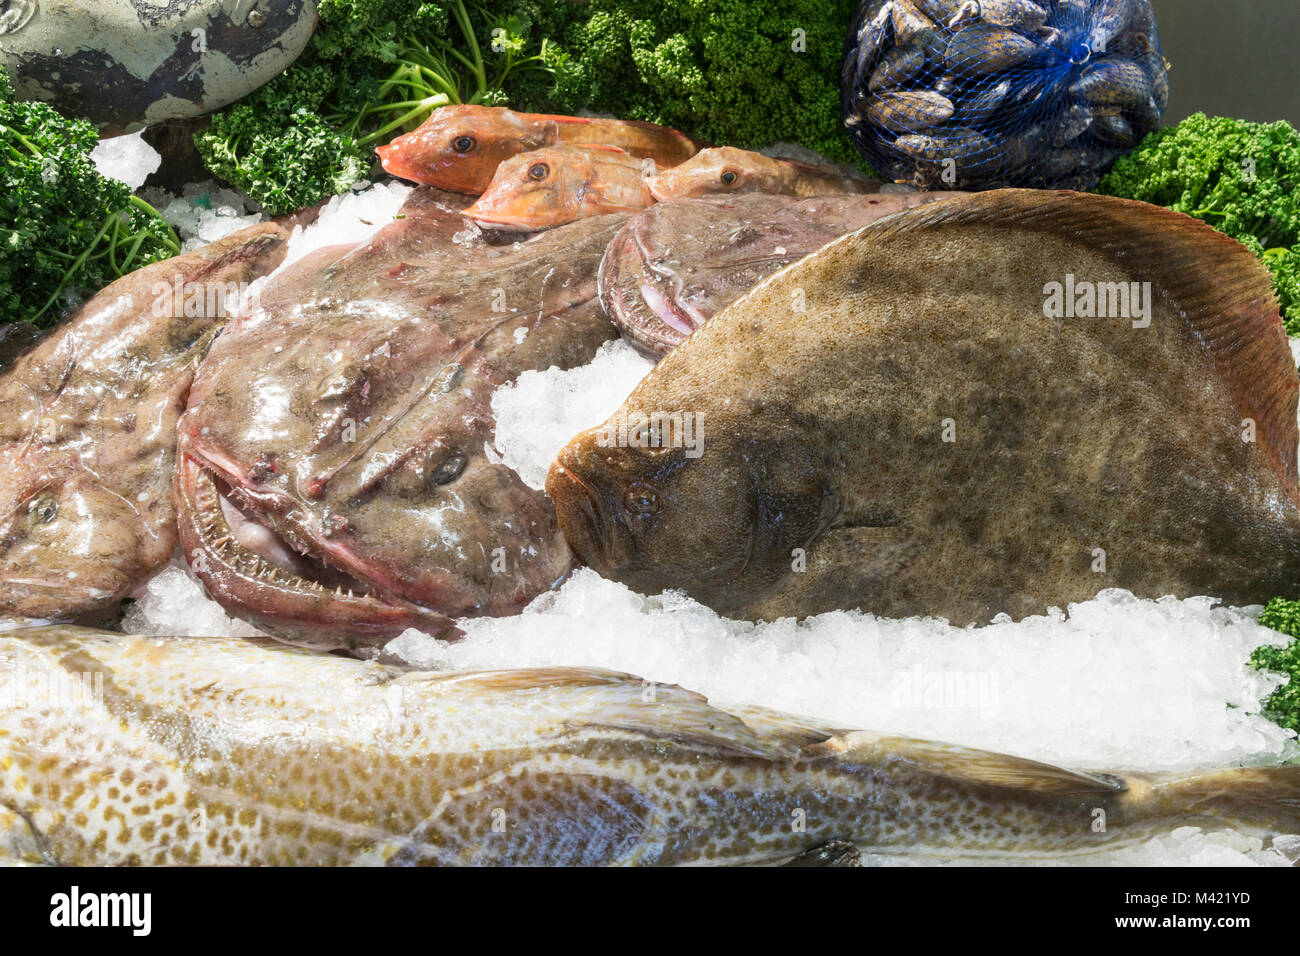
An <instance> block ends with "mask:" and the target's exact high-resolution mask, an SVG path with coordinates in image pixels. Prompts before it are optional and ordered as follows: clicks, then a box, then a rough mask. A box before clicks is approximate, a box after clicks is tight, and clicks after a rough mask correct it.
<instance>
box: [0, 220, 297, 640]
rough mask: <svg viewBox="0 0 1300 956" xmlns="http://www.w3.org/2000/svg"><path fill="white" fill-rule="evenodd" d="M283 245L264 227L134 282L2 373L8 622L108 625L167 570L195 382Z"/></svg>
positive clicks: (0, 442) (3, 582)
mask: <svg viewBox="0 0 1300 956" xmlns="http://www.w3.org/2000/svg"><path fill="white" fill-rule="evenodd" d="M287 239H288V232H287V231H286V230H285V229H284V228H282V227H281V226H279V225H276V224H274V223H264V224H262V225H258V226H252V227H250V228H248V229H244V230H242V231H240V232H237V233H235V234H234V235H231V236H228V237H226V238H225V239H222V240H220V241H218V242H214V243H212V244H211V245H208V246H204V247H203V248H201V249H198V250H196V251H194V252H190V253H186V254H185V255H181V256H176V257H175V258H172V259H168V260H166V261H164V262H158V263H155V264H153V265H150V266H146V267H145V268H143V269H139V270H137V271H135V272H133V273H131V274H130V275H127V276H124V277H123V278H121V279H119V280H117V281H116V282H114V283H113V284H111V285H109V286H108V287H107V288H105V289H104V290H103V291H102V292H100V293H99V294H98V295H96V296H94V297H93V298H91V299H90V301H88V302H86V303H85V305H83V306H82V307H81V308H80V309H78V310H77V312H76V313H75V314H74V315H73V316H71V317H70V318H69V319H68V320H67V321H65V322H64V323H63V324H62V325H60V326H59V327H58V328H56V329H55V330H54V331H53V332H51V333H49V334H48V335H47V336H46V337H45V338H44V339H43V340H41V341H40V343H39V344H38V345H36V346H35V347H34V348H32V349H31V350H30V351H27V352H26V353H24V354H23V355H22V356H21V357H20V358H18V359H16V360H15V361H14V362H13V364H11V365H8V366H6V367H5V369H4V371H3V373H0V614H9V615H16V616H20V617H35V618H48V619H54V620H73V619H80V618H87V619H94V618H99V617H104V616H106V615H110V614H112V613H113V611H114V610H115V609H116V607H117V605H118V603H119V602H120V601H121V599H122V598H123V597H125V596H126V595H127V594H128V593H130V591H131V590H132V589H134V588H135V587H136V586H138V585H139V584H141V583H142V582H143V581H144V580H146V579H147V578H148V577H149V576H150V575H152V574H153V573H154V572H155V571H157V570H158V569H159V568H161V567H162V566H163V565H164V564H166V563H167V561H168V559H169V558H170V557H171V555H172V552H173V550H175V547H176V513H175V511H174V510H173V508H172V502H171V490H170V486H171V474H172V471H173V466H174V463H175V460H176V420H177V418H178V417H179V416H180V412H181V408H182V407H183V405H184V402H185V396H186V393H187V392H188V391H189V388H190V381H191V379H192V378H193V376H194V370H195V368H196V367H197V366H198V364H199V361H200V360H201V359H202V357H203V354H204V352H205V351H206V350H207V348H208V345H209V343H210V342H211V341H212V338H213V336H215V335H216V334H217V332H219V331H220V329H221V328H222V326H223V325H225V323H226V320H227V318H228V317H229V316H228V312H229V311H230V310H231V309H233V308H234V306H235V302H236V300H237V299H238V297H239V295H240V293H241V292H242V291H243V288H242V287H243V285H246V284H247V283H248V282H250V281H252V280H253V279H256V278H257V277H258V276H261V275H264V274H266V273H268V272H270V271H271V270H272V269H274V268H275V267H276V266H277V265H278V264H279V263H280V261H281V260H282V259H283V258H284V254H285V241H286V240H287Z"/></svg>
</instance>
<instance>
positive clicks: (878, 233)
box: [547, 190, 1300, 625]
mask: <svg viewBox="0 0 1300 956" xmlns="http://www.w3.org/2000/svg"><path fill="white" fill-rule="evenodd" d="M1076 280H1077V282H1078V283H1079V285H1078V287H1077V288H1076V289H1074V291H1073V294H1072V295H1071V301H1070V306H1071V308H1070V309H1069V310H1066V309H1065V302H1064V293H1065V289H1066V288H1067V287H1068V286H1069V285H1070V284H1072V283H1074V282H1075V281H1076ZM1053 287H1055V288H1053ZM1144 289H1145V290H1146V292H1149V306H1150V307H1149V308H1145V309H1144V308H1142V307H1141V304H1140V303H1141V300H1142V299H1143V298H1144ZM1087 290H1091V292H1092V295H1093V304H1092V306H1091V307H1089V306H1088V298H1087ZM1121 293H1128V294H1129V296H1128V297H1129V298H1130V299H1131V304H1130V306H1129V309H1128V312H1127V313H1126V311H1125V309H1124V307H1123V306H1122V299H1121ZM1099 297H1104V298H1099ZM1053 300H1055V302H1054V301H1053ZM1099 302H1100V304H1099ZM1297 388H1298V383H1297V376H1296V368H1295V364H1294V362H1293V360H1292V357H1291V353H1290V350H1289V349H1288V347H1287V341H1286V335H1285V333H1284V332H1283V330H1282V322H1281V317H1280V315H1279V313H1278V308H1277V303H1276V299H1275V298H1274V297H1273V294H1272V290H1271V281H1270V278H1269V276H1268V274H1267V272H1266V271H1265V270H1264V268H1263V267H1262V266H1261V265H1260V263H1259V261H1258V259H1257V258H1256V257H1255V256H1253V255H1252V254H1250V253H1249V251H1248V250H1245V249H1243V248H1242V247H1241V246H1240V244H1238V243H1236V242H1233V241H1232V240H1230V239H1228V238H1226V237H1224V236H1222V235H1221V234H1220V233H1217V232H1215V231H1214V230H1213V229H1211V228H1209V227H1208V226H1205V225H1204V224H1203V223H1200V222H1198V221H1196V220H1193V219H1191V218H1189V217H1186V216H1182V215H1180V214H1178V213H1174V212H1170V211H1168V210H1165V209H1160V208H1157V207H1154V206H1148V205H1146V204H1145V203H1135V202H1128V201H1124V200H1117V199H1109V198H1106V197H1100V196H1090V195H1084V194H1079V193H1069V192H1058V193H1051V192H1039V191H1034V190H1002V191H994V192H987V193H981V194H978V195H963V196H958V197H955V198H952V199H949V200H947V201H945V202H943V203H937V204H934V205H931V206H926V207H922V208H920V209H912V210H908V211H906V212H902V213H899V214H898V215H896V216H892V217H890V218H888V219H885V220H882V221H880V222H878V223H876V224H875V225H872V226H868V227H867V228H865V229H863V230H861V231H859V232H857V233H854V234H851V235H848V236H845V237H843V238H841V239H839V240H836V241H835V242H833V243H831V244H829V245H828V246H826V247H825V248H824V249H822V250H820V251H818V252H816V253H813V254H812V255H810V256H808V257H807V258H805V259H803V260H801V261H800V262H798V263H796V264H794V265H792V266H789V267H787V268H786V269H785V270H783V271H782V272H779V273H777V274H776V275H774V276H772V277H771V278H769V279H768V280H766V281H765V282H763V283H762V284H760V285H759V286H757V287H756V288H755V289H753V290H752V291H751V292H749V293H748V294H747V295H745V296H744V297H742V298H740V299H739V300H737V301H736V302H734V303H732V304H731V305H730V306H728V307H727V308H726V309H724V310H723V311H722V312H721V313H719V314H718V315H716V316H714V317H713V319H711V320H710V321H709V322H708V324H706V325H705V326H704V327H703V328H701V329H699V330H698V331H697V332H695V333H694V334H693V335H691V336H690V337H688V338H687V339H686V341H685V342H683V343H682V344H681V345H680V346H678V347H677V348H676V349H675V350H674V351H672V352H671V353H669V354H668V355H667V356H665V357H664V359H663V360H662V361H660V362H659V364H658V365H657V366H656V367H655V368H654V369H653V370H652V371H651V372H650V374H649V375H648V376H647V377H646V378H645V379H643V380H642V381H641V383H640V384H639V385H638V386H637V388H636V389H635V391H633V393H632V394H631V396H629V398H628V399H627V401H626V403H625V404H624V406H623V407H622V408H621V409H619V411H618V412H616V413H615V414H614V416H612V417H611V418H610V420H609V421H608V422H607V423H606V424H605V425H603V426H600V427H598V428H596V429H592V430H590V431H587V432H583V433H582V434H580V435H578V436H577V437H576V438H574V439H573V440H572V441H571V442H570V443H569V444H568V445H567V446H566V447H565V448H564V449H563V451H562V452H561V453H560V455H559V457H558V458H557V460H556V462H555V463H554V464H553V465H552V467H551V470H550V473H549V475H548V479H547V490H548V491H549V492H550V494H551V496H552V498H554V500H555V502H556V508H557V512H558V515H559V520H560V526H561V528H562V529H563V530H564V533H565V536H566V538H567V539H568V541H569V543H570V544H571V545H572V546H573V548H574V550H575V551H576V552H577V553H578V556H579V557H580V558H581V559H582V561H583V562H584V563H586V564H588V565H590V566H591V567H592V568H594V569H595V570H596V571H597V572H599V573H600V574H602V575H604V576H606V577H609V578H613V579H614V580H617V581H620V582H622V583H624V584H626V585H627V586H629V587H631V588H633V589H634V590H636V591H639V592H641V593H643V594H658V593H660V592H661V591H665V590H669V589H682V590H684V591H685V592H686V593H687V594H689V595H690V596H692V597H694V598H695V599H697V600H699V601H700V602H702V603H704V604H706V605H708V606H710V607H712V608H713V609H714V610H716V611H718V612H719V613H722V614H724V615H728V616H732V617H740V618H746V619H761V620H776V619H778V618H781V617H800V618H802V617H806V616H809V615H814V614H819V613H822V612H825V611H830V610H834V609H837V608H861V609H863V610H866V611H870V612H873V613H876V614H880V615H882V616H887V617H898V618H903V617H910V616H913V615H927V616H935V617H944V618H947V619H948V620H950V621H951V622H953V623H954V624H958V625H963V624H967V623H972V622H984V621H989V620H991V619H992V618H993V617H994V616H996V615H998V614H1001V613H1006V614H1009V615H1011V616H1012V617H1014V618H1023V617H1026V616H1028V615H1032V614H1041V613H1043V611H1044V610H1045V609H1047V608H1049V607H1053V606H1055V607H1064V606H1066V604H1068V603H1071V602H1077V601H1083V600H1087V599H1090V598H1091V597H1093V596H1094V595H1096V594H1097V592H1098V591H1100V590H1102V589H1105V588H1123V589H1125V590H1128V591H1131V592H1133V593H1135V594H1137V595H1138V596H1139V597H1144V598H1159V597H1162V596H1164V595H1168V594H1173V595H1176V596H1178V597H1190V596H1194V595H1212V596H1215V597H1218V598H1221V599H1222V600H1223V601H1224V602H1225V603H1228V604H1231V605H1236V606H1245V605H1250V604H1262V603H1265V602H1266V601H1267V600H1269V599H1270V598H1272V597H1274V596H1277V595H1284V596H1296V595H1297V593H1298V589H1300V508H1298V507H1297V497H1296V449H1297V429H1296V395H1297ZM652 415H657V416H658V417H657V418H656V419H654V420H650V419H646V420H645V425H644V428H643V429H641V430H639V431H638V433H637V436H636V441H631V440H629V441H627V442H625V443H624V444H625V445H626V446H627V447H610V442H609V441H608V440H607V439H606V436H607V435H608V434H609V433H610V429H611V428H614V427H618V426H619V423H620V422H625V423H629V424H630V423H631V422H633V421H637V422H640V421H642V419H641V418H639V417H637V416H652ZM686 415H692V416H696V417H697V419H698V420H699V421H700V422H701V424H700V426H699V427H698V428H696V429H695V432H696V433H697V435H698V434H702V436H703V442H702V447H698V442H697V441H696V440H695V439H693V440H692V443H691V445H690V446H688V445H687V444H686V443H684V442H681V441H678V440H677V436H676V435H675V434H673V432H674V419H673V416H677V418H676V426H675V427H676V429H678V430H681V431H684V425H685V423H686V419H685V417H684V416H686ZM695 420H696V419H693V420H692V421H695ZM625 427H626V426H625ZM637 446H640V447H637ZM693 446H695V447H693Z"/></svg>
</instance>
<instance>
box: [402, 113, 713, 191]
mask: <svg viewBox="0 0 1300 956" xmlns="http://www.w3.org/2000/svg"><path fill="white" fill-rule="evenodd" d="M580 144H581V145H591V146H614V147H617V148H618V149H621V150H624V151H625V152H627V153H630V154H631V155H632V156H635V157H637V158H639V159H649V160H652V161H653V162H654V164H655V165H656V166H659V167H663V168H667V167H670V166H676V165H677V164H678V163H681V162H684V161H685V160H687V159H689V158H690V157H692V156H694V155H695V153H696V152H697V151H698V150H699V148H700V147H699V144H697V143H696V142H695V141H694V140H692V139H691V138H690V137H688V136H684V135H682V134H681V133H679V132H677V131H676V130H674V129H669V128H668V127H666V126H656V125H654V124H653V123H638V122H631V121H627V120H612V119H597V118H594V117H585V116H549V115H544V114H539V113H516V112H514V111H513V110H508V109H505V108H504V107H500V106H464V105H457V106H444V107H442V108H441V109H437V110H435V111H434V112H433V114H432V115H431V116H430V117H429V118H428V119H427V120H426V121H425V122H424V125H422V126H421V127H420V128H419V129H417V130H415V131H414V132H412V133H407V134H405V135H403V136H399V137H397V138H396V139H394V140H393V141H392V142H391V143H389V144H388V145H387V146H381V147H379V149H378V150H376V152H378V154H379V159H380V162H381V163H382V164H383V167H384V169H385V170H386V171H387V172H389V173H391V174H392V175H394V176H400V177H401V178H402V179H409V180H411V181H413V182H417V183H423V184H425V185H427V186H436V187H438V188H439V189H449V190H452V191H453V192H461V193H469V194H471V195H474V196H477V195H479V194H480V193H482V192H483V191H485V190H486V189H487V188H488V184H489V183H491V182H492V177H493V176H494V175H495V174H496V171H497V167H498V166H500V165H501V164H502V163H503V162H505V161H506V160H507V159H509V158H510V157H512V156H516V155H518V154H519V153H527V152H531V151H532V150H535V149H542V148H544V147H547V146H565V145H580Z"/></svg>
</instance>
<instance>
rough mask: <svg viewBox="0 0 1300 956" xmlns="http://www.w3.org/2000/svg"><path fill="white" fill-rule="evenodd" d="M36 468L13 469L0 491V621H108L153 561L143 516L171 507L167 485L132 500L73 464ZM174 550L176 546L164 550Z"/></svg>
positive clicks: (170, 543)
mask: <svg viewBox="0 0 1300 956" xmlns="http://www.w3.org/2000/svg"><path fill="white" fill-rule="evenodd" d="M32 457H33V458H35V457H38V456H35V455H33V456H32ZM30 465H31V467H21V466H20V467H17V468H13V469H9V470H8V473H9V474H10V475H11V476H12V477H13V478H14V481H13V482H12V483H10V484H9V486H8V487H7V488H5V489H4V490H3V492H0V614H7V615H14V616H16V617H31V618H44V619H49V620H84V621H94V620H96V619H99V618H102V617H104V616H105V615H108V614H110V613H111V612H112V611H113V609H114V608H115V607H116V606H117V603H118V601H120V600H121V599H122V598H123V597H125V596H126V593H127V591H128V590H129V589H130V587H131V585H132V582H133V581H135V580H137V579H138V577H139V573H140V567H141V566H143V565H145V564H146V563H147V562H148V560H150V558H151V554H149V553H146V552H152V551H154V550H157V549H156V548H151V547H150V545H151V544H152V543H156V542H153V541H152V539H154V538H156V537H157V535H156V534H153V533H151V532H150V527H149V523H148V522H146V521H145V520H143V518H142V516H143V515H145V514H146V513H147V512H148V511H149V510H150V509H151V508H156V507H160V506H161V507H166V505H167V501H168V490H167V488H166V481H162V482H161V484H160V486H159V487H158V488H157V489H155V490H154V493H153V494H151V495H145V494H144V493H141V497H142V498H144V500H137V501H128V500H126V499H125V498H123V497H122V496H121V495H119V494H115V493H113V492H111V491H110V490H108V489H107V488H105V487H104V485H103V484H102V483H101V481H100V479H99V476H97V475H96V474H95V473H94V472H93V471H91V470H90V469H88V468H86V467H84V466H83V465H81V464H80V463H78V462H76V461H75V460H73V459H72V458H70V457H68V458H65V459H64V460H63V461H58V460H54V461H48V460H47V461H42V462H39V463H38V462H36V461H32V462H30ZM160 478H162V476H160ZM164 533H168V534H170V529H168V531H167V532H164ZM173 546H174V539H173V540H169V541H168V542H164V543H162V546H161V547H162V550H163V551H164V552H165V553H170V551H171V548H172V547H173Z"/></svg>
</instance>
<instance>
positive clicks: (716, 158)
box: [646, 146, 881, 202]
mask: <svg viewBox="0 0 1300 956" xmlns="http://www.w3.org/2000/svg"><path fill="white" fill-rule="evenodd" d="M646 185H647V186H649V188H650V192H651V194H652V195H653V196H654V198H655V199H657V200H658V201H659V202H671V201H673V200H674V199H693V198H696V197H698V196H703V195H705V194H707V193H754V192H757V193H772V194H776V195H782V196H797V197H799V198H800V199H805V198H807V197H809V196H840V195H845V194H848V193H874V192H879V191H880V186H881V184H880V183H879V182H877V181H876V180H874V179H867V178H866V177H864V176H850V175H846V174H845V173H843V172H841V171H839V170H836V169H830V168H828V167H825V166H814V165H812V164H811V163H800V162H796V161H794V160H789V159H771V158H769V157H767V156H764V155H763V154H762V153H755V152H751V151H750V150H747V149H734V148H732V147H730V146H720V147H718V148H716V149H704V150H701V151H700V152H699V153H697V154H696V155H695V156H693V157H691V158H690V159H688V160H687V161H686V162H684V163H682V164H681V165H680V166H677V167H676V168H674V169H667V170H664V171H663V172H661V173H659V174H657V175H655V176H651V177H650V178H649V179H647V180H646Z"/></svg>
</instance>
